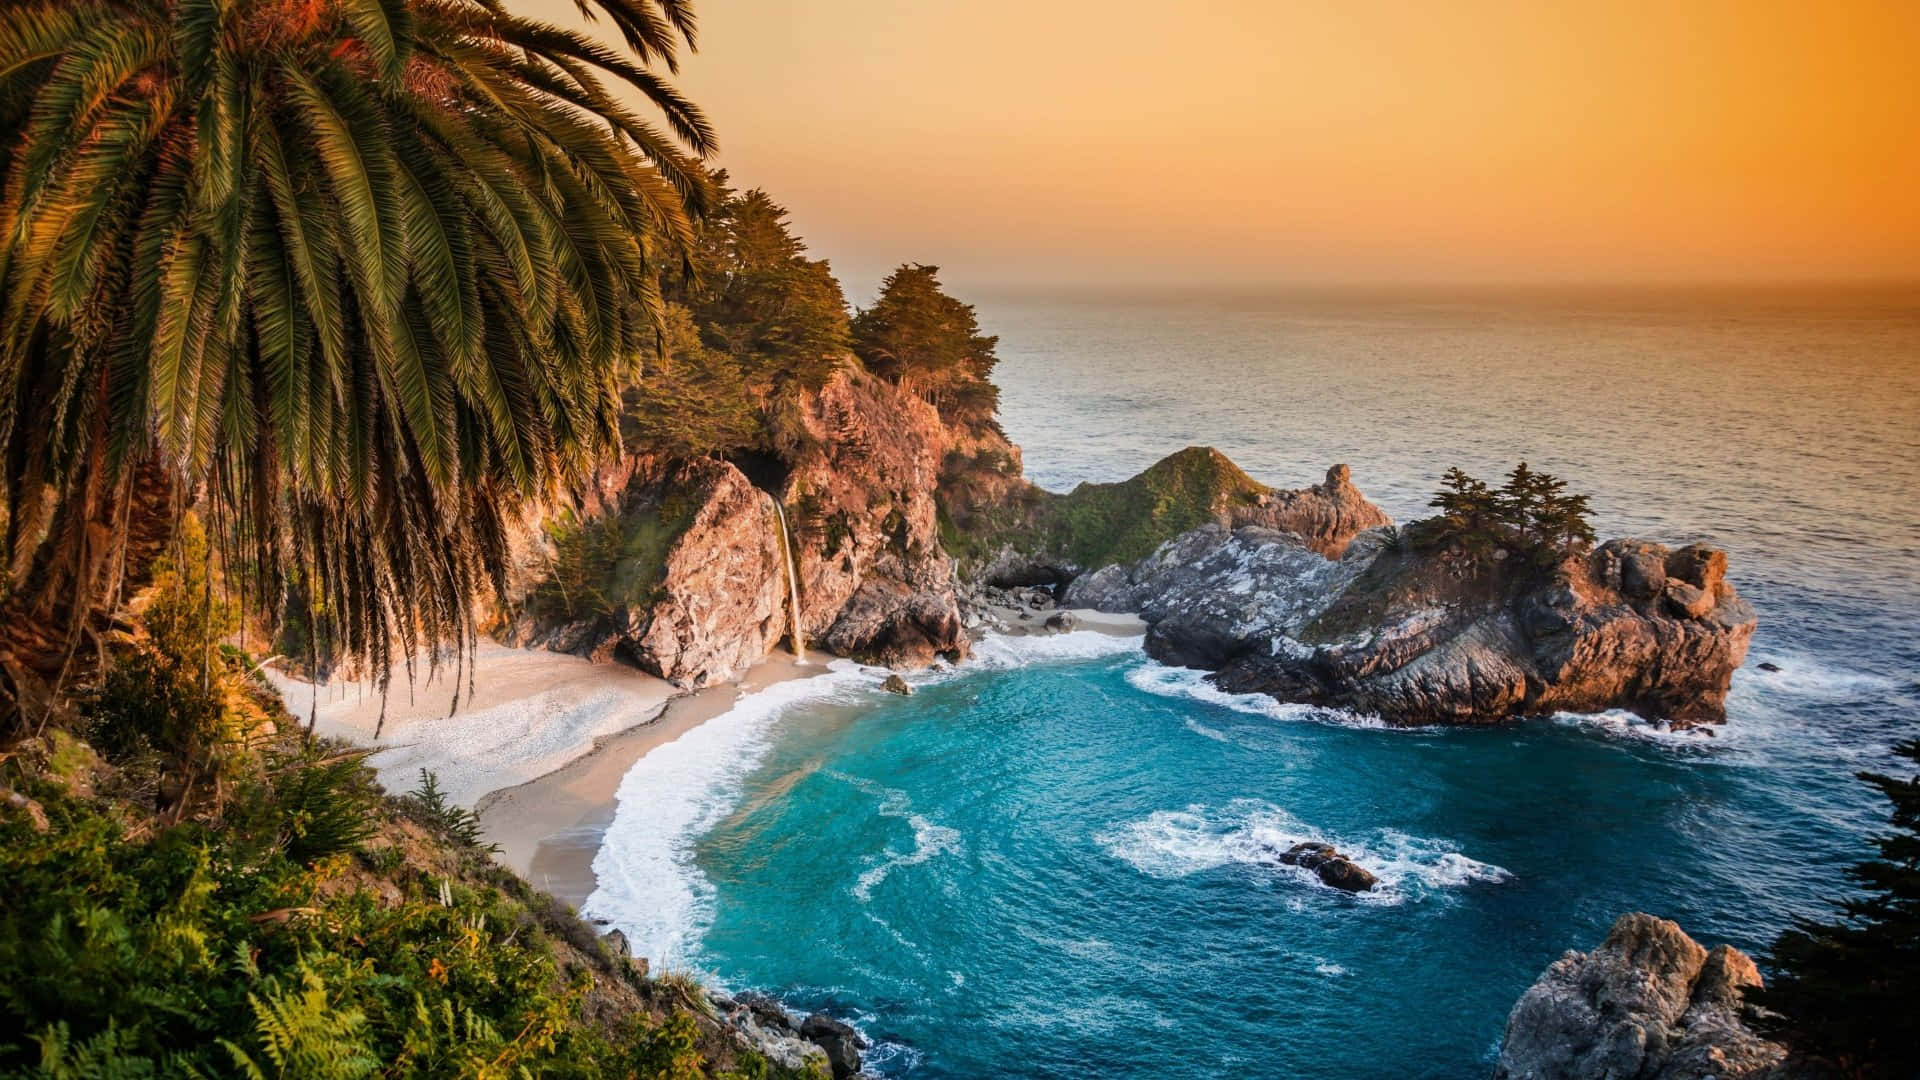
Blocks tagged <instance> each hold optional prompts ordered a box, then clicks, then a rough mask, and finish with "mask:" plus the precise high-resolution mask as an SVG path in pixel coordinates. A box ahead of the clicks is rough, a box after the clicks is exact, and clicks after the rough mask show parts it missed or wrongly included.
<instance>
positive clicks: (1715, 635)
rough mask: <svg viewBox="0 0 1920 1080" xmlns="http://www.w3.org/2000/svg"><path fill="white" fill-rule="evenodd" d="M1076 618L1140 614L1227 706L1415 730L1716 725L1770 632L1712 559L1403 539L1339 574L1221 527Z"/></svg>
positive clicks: (1355, 546)
mask: <svg viewBox="0 0 1920 1080" xmlns="http://www.w3.org/2000/svg"><path fill="white" fill-rule="evenodd" d="M1419 528H1420V527H1419V526H1417V525H1416V526H1413V527H1409V530H1407V532H1416V531H1417V530H1418V529H1419ZM1066 602H1067V603H1068V604H1070V605H1072V606H1084V607H1095V608H1100V609H1102V610H1107V611H1138V612H1140V613H1141V615H1142V617H1143V618H1145V619H1146V620H1147V621H1148V623H1149V624H1150V625H1149V630H1148V633H1147V651H1148V652H1149V653H1150V654H1151V655H1153V656H1154V657H1155V658H1157V659H1160V660H1162V661H1164V662H1167V663H1172V664H1180V665H1183V666H1188V667H1198V668H1206V669H1209V670H1212V671H1214V672H1215V673H1216V674H1215V675H1214V681H1215V682H1216V683H1217V684H1218V685H1219V686H1220V687H1221V688H1222V689H1224V690H1228V691H1231V692H1235V693H1264V694H1269V695H1271V696H1273V697H1275V698H1277V699H1279V700H1282V701H1289V702H1299V703H1304V704H1311V705H1324V706H1327V707H1331V708H1340V709H1347V710H1351V711H1354V712H1360V713H1367V714H1372V715H1377V716H1380V717H1383V718H1385V719H1387V720H1388V721H1391V722H1396V723H1406V724H1425V723H1477V722H1488V721H1494V720H1500V719H1503V718H1506V717H1512V716H1521V715H1538V714H1546V713H1553V712H1559V711H1569V712H1598V711H1603V710H1607V709H1628V710H1631V711H1633V712H1635V713H1637V714H1639V715H1641V716H1643V717H1646V718H1648V719H1651V720H1658V721H1663V722H1667V723H1670V724H1672V725H1674V726H1675V727H1688V726H1692V725H1695V724H1702V723H1717V722H1720V721H1722V720H1724V719H1725V705H1726V693H1727V687H1728V684H1729V681H1730V680H1731V678H1732V674H1733V671H1734V669H1736V668H1738V667H1739V666H1740V664H1741V662H1742V660H1743V659H1744V658H1745V656H1746V651H1747V645H1748V642H1749V641H1750V640H1751V638H1752V636H1753V629H1754V624H1755V618H1754V614H1753V609H1752V608H1751V607H1749V606H1748V605H1747V604H1746V603H1745V602H1744V601H1743V600H1741V599H1740V596H1739V594H1738V593H1737V592H1736V591H1735V590H1734V588H1733V586H1732V585H1731V584H1730V583H1729V582H1728V581H1727V580H1726V556H1725V554H1724V553H1723V552H1719V551H1715V550H1713V549H1710V548H1705V547H1701V546H1698V545H1695V546H1692V547H1686V548H1681V549H1679V550H1677V551H1673V550H1669V549H1667V548H1665V547H1662V546H1660V545H1658V544H1649V543H1645V542H1642V541H1636V540H1614V541H1609V542H1608V543H1606V544H1602V545H1600V546H1599V547H1598V548H1596V549H1594V550H1593V551H1592V552H1590V553H1588V554H1586V555H1582V556H1575V557H1572V558H1569V559H1567V560H1566V561H1564V562H1562V563H1561V564H1559V565H1557V566H1553V567H1548V568H1540V567H1526V568H1513V569H1501V568H1499V567H1498V566H1497V565H1496V566H1495V567H1493V568H1491V569H1490V568H1488V567H1487V566H1484V565H1481V564H1478V563H1476V562H1474V561H1473V560H1471V559H1467V558H1465V557H1464V556H1462V555H1461V554H1460V553H1458V552H1456V551H1452V550H1450V549H1448V548H1447V547H1446V546H1445V545H1444V544H1438V545H1434V544H1431V543H1424V542H1422V541H1420V540H1418V539H1416V538H1410V537H1409V536H1406V535H1398V534H1396V533H1395V532H1393V531H1390V530H1375V531H1370V532H1368V533H1364V534H1362V535H1361V536H1359V537H1357V538H1355V539H1354V540H1353V541H1352V542H1350V543H1349V544H1348V546H1347V548H1346V550H1345V551H1344V553H1343V554H1342V556H1341V557H1340V558H1339V559H1325V558H1322V557H1321V556H1320V555H1319V554H1317V553H1316V552H1314V551H1312V550H1310V549H1308V548H1307V547H1306V546H1305V545H1304V544H1303V543H1301V542H1300V540H1298V539H1297V538H1296V537H1295V536H1293V535H1290V534H1285V533H1279V532H1275V531H1273V530H1270V529H1262V528H1255V527H1248V528H1241V529H1235V530H1231V531H1229V530H1227V529H1224V528H1220V527H1217V526H1210V527H1206V528H1202V529H1199V530H1195V531H1194V532H1191V533H1188V534H1186V535H1185V536H1181V537H1179V538H1177V539H1175V540H1173V541H1171V542H1170V543H1168V544H1167V545H1165V546H1163V547H1162V548H1161V549H1160V550H1159V551H1157V552H1155V553H1154V554H1153V555H1152V556H1149V557H1148V558H1146V559H1143V560H1141V561H1140V562H1138V563H1135V564H1133V565H1130V566H1126V567H1109V568H1106V569H1103V570H1099V571H1096V572H1094V573H1091V574H1087V575H1084V576H1082V577H1081V578H1079V579H1077V580H1075V581H1074V582H1073V583H1072V584H1071V585H1070V586H1069V587H1068V589H1067V591H1066Z"/></svg>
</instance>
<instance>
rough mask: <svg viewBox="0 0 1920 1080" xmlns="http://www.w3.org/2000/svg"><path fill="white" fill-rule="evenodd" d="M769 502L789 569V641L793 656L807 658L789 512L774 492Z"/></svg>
mask: <svg viewBox="0 0 1920 1080" xmlns="http://www.w3.org/2000/svg"><path fill="white" fill-rule="evenodd" d="M767 501H768V502H771V503H773V513H774V516H775V517H776V518H777V519H778V520H779V522H780V557H781V559H782V560H783V565H785V566H786V568H787V641H788V643H789V644H791V645H792V646H793V655H795V656H798V657H805V656H806V655H807V643H806V638H805V635H803V634H802V633H801V631H800V579H799V575H798V574H797V573H795V568H794V565H793V540H792V537H790V536H789V535H788V534H787V511H786V509H785V508H784V507H782V506H781V505H780V499H779V498H778V497H777V496H775V495H774V494H773V493H772V492H768V493H767Z"/></svg>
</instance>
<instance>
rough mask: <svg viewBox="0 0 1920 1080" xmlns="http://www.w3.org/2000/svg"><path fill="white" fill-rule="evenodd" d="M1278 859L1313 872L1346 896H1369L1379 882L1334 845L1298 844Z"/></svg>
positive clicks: (1282, 853) (1281, 854)
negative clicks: (1364, 893) (1352, 894)
mask: <svg viewBox="0 0 1920 1080" xmlns="http://www.w3.org/2000/svg"><path fill="white" fill-rule="evenodd" d="M1277 859H1278V861H1279V862H1282V863H1285V864H1286V865H1288V866H1298V867H1299V868H1301V869H1302V870H1311V871H1313V872H1314V874H1316V875H1317V876H1318V877H1319V878H1320V880H1321V882H1322V883H1323V884H1326V885H1331V886H1333V887H1334V888H1336V889H1340V890H1341V891H1343V892H1350V893H1359V892H1368V891H1370V890H1371V889H1372V888H1373V887H1374V885H1376V884H1377V883H1378V882H1379V880H1380V879H1379V878H1377V877H1375V876H1373V874H1371V873H1369V872H1368V871H1367V869H1366V868H1365V867H1363V866H1361V865H1360V864H1359V863H1356V862H1354V861H1353V860H1352V859H1349V858H1347V857H1346V856H1345V855H1342V854H1340V852H1339V851H1337V850H1336V849H1335V848H1334V846H1333V845H1332V844H1321V843H1315V842H1308V843H1303V844H1295V845H1293V846H1292V847H1290V848H1288V849H1287V850H1285V851H1283V852H1281V853H1280V854H1279V855H1278V856H1277Z"/></svg>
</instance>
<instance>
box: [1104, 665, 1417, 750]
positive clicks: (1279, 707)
mask: <svg viewBox="0 0 1920 1080" xmlns="http://www.w3.org/2000/svg"><path fill="white" fill-rule="evenodd" d="M1127 683H1128V685H1130V686H1132V687H1133V688H1134V689H1136V690H1141V691H1145V692H1146V693H1149V694H1154V695H1156V696H1159V697H1170V698H1186V699H1188V700H1190V701H1198V702H1202V703H1204V704H1207V705H1219V706H1222V707H1224V708H1228V709H1232V710H1233V711H1235V712H1243V713H1250V714H1252V715H1254V716H1266V717H1271V718H1272V719H1275V720H1310V721H1314V722H1316V723H1323V724H1334V725H1337V726H1339V727H1356V728H1384V727H1386V726H1387V723H1386V721H1384V720H1382V719H1380V718H1379V717H1377V716H1363V715H1361V714H1360V713H1352V712H1347V711H1346V710H1344V709H1325V708H1321V707H1319V706H1316V705H1298V704H1290V703H1288V702H1284V701H1275V700H1274V699H1273V698H1270V697H1268V696H1267V695H1265V694H1230V693H1228V692H1226V691H1225V690H1222V689H1220V688H1219V687H1217V686H1215V685H1213V683H1211V682H1209V681H1208V680H1207V672H1204V671H1200V670H1197V669H1195V668H1184V667H1169V666H1167V665H1166V664H1162V663H1160V662H1159V661H1157V660H1148V661H1146V662H1145V663H1142V664H1140V665H1139V666H1137V667H1134V668H1131V669H1129V670H1128V671H1127ZM1188 726H1189V727H1192V726H1193V725H1192V724H1189V725H1188ZM1195 730H1198V729H1197V728H1196V729H1195ZM1200 734H1202V735H1205V734H1207V733H1206V732H1204V731H1202V732H1200ZM1209 737H1211V736H1209Z"/></svg>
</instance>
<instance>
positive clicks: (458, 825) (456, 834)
mask: <svg viewBox="0 0 1920 1080" xmlns="http://www.w3.org/2000/svg"><path fill="white" fill-rule="evenodd" d="M408 799H409V800H410V805H411V806H412V808H413V809H415V810H417V811H418V813H417V814H416V820H418V821H419V822H420V823H421V824H423V825H426V826H427V827H429V828H432V829H438V830H439V831H440V832H441V834H442V835H444V836H446V837H447V838H448V839H449V840H452V841H453V842H454V843H457V844H460V845H463V846H465V847H472V848H479V849H480V850H482V851H487V852H494V851H499V850H500V845H498V844H489V843H485V842H484V841H483V838H482V836H481V833H480V815H478V814H476V813H474V812H473V811H471V810H469V809H467V808H466V807H464V806H460V805H458V804H455V803H451V802H448V801H447V795H446V792H444V791H442V790H440V778H439V777H438V776H435V775H434V774H433V771H432V770H430V769H421V770H420V786H419V787H417V788H414V789H413V790H412V791H411V792H409V793H408Z"/></svg>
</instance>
